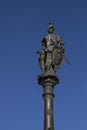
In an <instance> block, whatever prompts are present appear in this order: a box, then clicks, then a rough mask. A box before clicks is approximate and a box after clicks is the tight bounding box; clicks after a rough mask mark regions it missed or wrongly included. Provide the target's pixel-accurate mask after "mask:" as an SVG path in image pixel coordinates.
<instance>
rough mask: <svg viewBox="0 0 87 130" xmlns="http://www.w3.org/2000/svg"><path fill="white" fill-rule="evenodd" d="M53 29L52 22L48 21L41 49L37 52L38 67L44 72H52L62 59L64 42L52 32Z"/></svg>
mask: <svg viewBox="0 0 87 130" xmlns="http://www.w3.org/2000/svg"><path fill="white" fill-rule="evenodd" d="M54 30H55V29H54V24H53V23H49V26H48V35H47V36H45V37H44V38H43V40H42V50H41V51H40V53H39V54H40V57H39V64H40V68H41V70H42V72H43V73H45V74H54V73H55V72H56V69H57V68H58V67H60V65H61V63H62V61H63V59H64V49H63V48H62V45H64V42H63V41H62V40H61V38H60V36H57V35H55V34H53V33H54Z"/></svg>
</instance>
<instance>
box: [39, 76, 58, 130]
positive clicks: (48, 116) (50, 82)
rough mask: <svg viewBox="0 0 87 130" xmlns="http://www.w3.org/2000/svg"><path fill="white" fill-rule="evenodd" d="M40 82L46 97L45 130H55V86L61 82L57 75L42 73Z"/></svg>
mask: <svg viewBox="0 0 87 130" xmlns="http://www.w3.org/2000/svg"><path fill="white" fill-rule="evenodd" d="M38 83H39V84H40V85H42V87H43V98H44V130H54V113H53V98H54V92H53V91H54V86H55V85H56V84H57V83H59V80H58V78H57V76H56V75H47V76H44V75H41V76H39V78H38Z"/></svg>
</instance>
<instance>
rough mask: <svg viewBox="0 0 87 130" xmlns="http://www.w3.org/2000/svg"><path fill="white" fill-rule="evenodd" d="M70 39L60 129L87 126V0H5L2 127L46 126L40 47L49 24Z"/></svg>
mask: <svg viewBox="0 0 87 130" xmlns="http://www.w3.org/2000/svg"><path fill="white" fill-rule="evenodd" d="M50 21H53V22H54V23H55V28H56V30H55V33H56V34H58V35H60V36H61V37H62V39H63V40H64V41H65V45H64V48H65V50H66V55H67V57H68V59H69V60H70V62H71V66H68V64H67V63H66V61H65V62H64V64H63V65H62V67H61V69H60V70H58V72H57V75H58V76H59V79H60V83H59V85H57V86H56V87H55V99H54V119H55V130H87V69H86V67H87V1H86V0H71V1H70V0H65V1H64V0H61V1H58V0H54V1H53V0H43V1H42V0H36V1H35V0H14V1H13V0H0V130H43V98H42V91H43V90H42V87H40V86H39V85H38V83H37V75H38V74H40V73H41V70H40V68H39V65H38V55H37V54H36V51H37V50H38V49H41V40H42V38H43V37H44V36H45V35H46V34H47V27H48V23H49V22H50Z"/></svg>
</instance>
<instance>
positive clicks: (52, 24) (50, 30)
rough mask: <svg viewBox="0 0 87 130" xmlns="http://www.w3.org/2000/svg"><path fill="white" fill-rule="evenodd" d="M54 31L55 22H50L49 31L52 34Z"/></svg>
mask: <svg viewBox="0 0 87 130" xmlns="http://www.w3.org/2000/svg"><path fill="white" fill-rule="evenodd" d="M53 32H54V23H49V26H48V33H49V34H52V33H53Z"/></svg>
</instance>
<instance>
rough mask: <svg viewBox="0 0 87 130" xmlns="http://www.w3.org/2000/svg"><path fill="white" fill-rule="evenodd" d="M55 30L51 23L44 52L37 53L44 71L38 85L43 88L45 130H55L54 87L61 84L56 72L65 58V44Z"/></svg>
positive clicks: (43, 43)
mask: <svg viewBox="0 0 87 130" xmlns="http://www.w3.org/2000/svg"><path fill="white" fill-rule="evenodd" d="M54 30H55V28H54V24H53V23H49V26H48V34H47V35H46V36H45V37H44V38H43V39H42V50H40V51H37V53H38V54H39V59H38V61H39V65H40V68H41V71H42V73H41V74H40V75H38V84H39V85H41V86H42V87H43V98H44V130H54V117H53V116H54V114H53V98H54V86H55V85H56V84H58V83H59V79H58V76H57V74H56V72H57V69H59V68H60V66H61V64H62V62H63V60H64V57H65V50H64V48H63V45H64V42H63V41H62V39H61V38H60V36H58V35H55V34H54Z"/></svg>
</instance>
